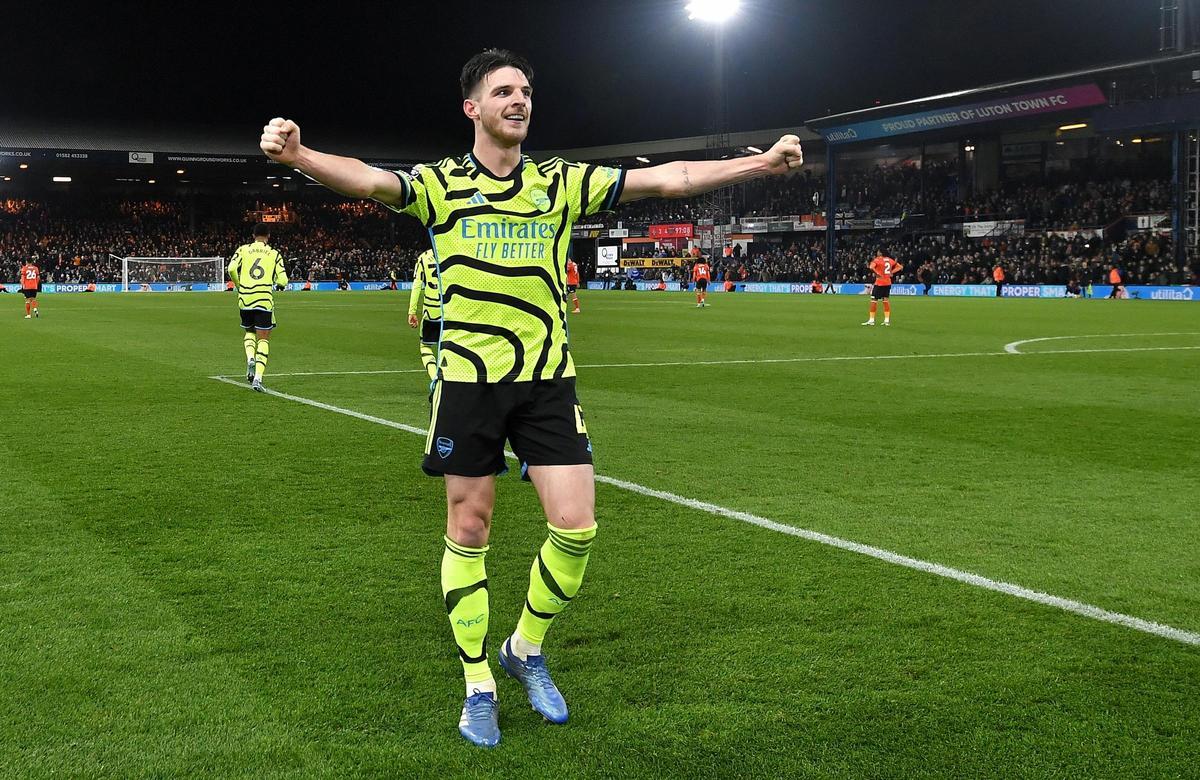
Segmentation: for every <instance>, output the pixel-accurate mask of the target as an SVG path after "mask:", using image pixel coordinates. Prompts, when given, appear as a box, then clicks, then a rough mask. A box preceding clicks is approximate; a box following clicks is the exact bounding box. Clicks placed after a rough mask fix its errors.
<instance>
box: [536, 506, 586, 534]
mask: <svg viewBox="0 0 1200 780" xmlns="http://www.w3.org/2000/svg"><path fill="white" fill-rule="evenodd" d="M546 514H547V519H548V520H550V525H552V526H554V527H555V528H562V529H563V530H566V531H578V530H579V529H581V528H591V527H592V526H594V525H596V508H595V507H594V506H591V505H589V504H582V503H581V504H577V505H572V506H562V507H555V508H554V511H553V512H547V513H546Z"/></svg>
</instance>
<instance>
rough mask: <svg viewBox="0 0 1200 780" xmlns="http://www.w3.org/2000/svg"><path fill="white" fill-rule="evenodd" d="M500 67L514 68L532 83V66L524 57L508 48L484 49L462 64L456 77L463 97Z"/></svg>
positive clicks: (468, 95)
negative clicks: (460, 72) (459, 73)
mask: <svg viewBox="0 0 1200 780" xmlns="http://www.w3.org/2000/svg"><path fill="white" fill-rule="evenodd" d="M501 68H516V69H517V70H519V71H521V72H522V73H524V74H525V78H526V79H528V80H529V83H530V84H532V83H533V66H532V65H530V64H529V62H528V61H527V60H526V59H525V58H524V57H522V56H521V55H519V54H513V53H512V52H511V51H509V50H508V49H484V50H483V51H481V52H479V53H478V54H476V55H475V56H474V57H472V58H471V59H469V60H467V64H466V65H463V69H462V75H461V76H459V78H458V83H459V84H460V85H462V94H463V99H464V100H465V99H467V98H469V97H471V93H472V92H474V91H475V87H477V86H479V82H481V81H483V80H484V79H485V78H486V77H487V75H488V74H489V73H491V72H492V71H494V70H500V69H501Z"/></svg>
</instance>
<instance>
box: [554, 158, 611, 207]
mask: <svg viewBox="0 0 1200 780" xmlns="http://www.w3.org/2000/svg"><path fill="white" fill-rule="evenodd" d="M563 167H564V172H563V173H564V176H563V179H564V180H565V181H566V184H567V203H568V205H569V206H570V208H571V213H572V215H573V216H574V217H575V218H576V219H578V218H580V217H590V216H592V215H594V214H599V213H600V212H601V211H611V210H612V209H613V208H614V207H616V205H617V203H618V202H619V201H620V200H621V190H622V189H624V188H625V171H624V170H623V169H621V168H609V167H608V166H605V165H592V164H590V163H568V162H564V163H563Z"/></svg>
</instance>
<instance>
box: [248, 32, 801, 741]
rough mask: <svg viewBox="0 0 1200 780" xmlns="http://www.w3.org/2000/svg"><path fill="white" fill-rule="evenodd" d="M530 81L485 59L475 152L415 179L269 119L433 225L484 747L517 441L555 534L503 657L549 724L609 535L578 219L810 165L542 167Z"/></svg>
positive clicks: (436, 449)
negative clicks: (555, 638)
mask: <svg viewBox="0 0 1200 780" xmlns="http://www.w3.org/2000/svg"><path fill="white" fill-rule="evenodd" d="M532 82H533V70H532V68H531V67H530V66H529V63H528V62H526V61H525V60H524V59H523V58H521V57H519V56H517V55H515V54H513V53H511V52H508V51H504V50H499V49H489V50H487V51H484V52H482V53H480V54H478V55H476V56H474V57H472V58H471V59H470V60H469V61H468V62H467V63H466V65H465V66H464V67H463V69H462V74H461V79H460V86H461V88H462V111H463V113H464V114H465V115H466V118H467V119H468V120H469V121H470V122H471V124H472V125H473V127H474V144H473V146H472V148H471V150H470V151H469V152H467V153H466V154H463V155H460V156H458V157H449V158H446V159H444V160H441V161H439V162H436V163H432V164H429V165H421V166H417V167H416V168H414V169H413V170H412V171H410V172H392V171H385V170H381V169H378V168H374V167H371V166H369V165H367V164H365V163H363V162H362V161H360V160H357V159H354V158H349V157H339V156H335V155H331V154H324V153H321V152H318V151H315V150H313V149H311V148H309V147H307V146H304V145H303V144H302V143H301V139H300V128H299V127H298V126H297V124H296V123H295V122H294V121H292V120H290V119H283V118H276V119H272V120H271V121H270V122H268V123H267V125H266V126H265V127H264V128H263V133H262V138H261V142H260V145H261V148H262V150H263V152H264V153H265V154H266V155H267V156H268V157H270V158H271V159H273V160H276V161H278V162H281V163H284V164H286V165H289V166H291V167H293V168H295V169H296V170H298V171H300V172H301V173H303V174H305V175H306V176H309V177H310V178H312V179H314V180H316V181H318V182H320V183H322V184H324V185H326V186H327V187H329V188H330V189H333V190H335V191H336V192H339V193H341V194H343V195H346V196H349V197H355V198H372V199H374V200H376V201H379V202H380V203H382V204H384V205H386V206H388V207H389V208H392V209H393V210H395V211H398V212H401V213H404V214H408V215H409V216H411V217H413V218H415V219H417V220H419V221H420V222H421V223H422V224H423V225H424V226H425V227H426V229H427V230H428V231H429V235H430V238H431V240H432V243H433V252H434V256H435V264H434V267H433V268H434V271H435V273H434V276H435V278H436V279H437V289H436V294H437V297H438V307H437V309H436V312H437V320H436V328H437V343H436V347H435V350H434V356H435V361H436V363H435V365H436V375H435V379H434V383H433V387H434V389H433V393H432V398H431V411H430V423H429V435H428V437H427V439H426V442H425V456H424V461H423V463H422V467H423V469H424V470H425V472H426V473H427V474H429V475H431V476H437V477H441V478H442V479H443V481H444V484H445V490H446V534H445V537H444V549H443V553H442V564H441V585H442V595H443V598H444V601H445V607H446V611H447V613H448V615H449V619H450V627H451V630H452V632H453V635H454V641H455V643H456V644H457V646H458V654H459V658H460V659H461V661H462V668H463V673H464V677H465V679H466V700H465V702H464V704H463V709H462V713H461V716H460V720H459V731H460V732H461V733H462V735H463V736H464V737H465V738H466V739H467V740H469V741H470V742H471V743H473V744H475V745H480V746H485V747H490V746H494V745H496V744H497V743H498V742H499V741H500V727H499V714H498V700H497V690H496V682H495V680H494V678H493V675H492V671H491V667H490V666H489V664H488V657H487V633H488V624H489V620H490V616H491V612H490V605H489V602H488V578H487V574H486V572H485V565H484V559H485V557H486V555H487V552H488V538H489V532H490V529H491V523H492V510H493V507H494V504H495V497H496V480H495V477H496V475H498V474H501V473H503V472H504V471H505V470H506V463H505V459H504V444H505V440H508V441H509V442H511V444H512V449H513V450H514V452H515V453H516V455H517V458H518V459H519V461H520V463H521V472H522V475H523V476H525V477H527V478H528V479H529V480H530V481H531V482H532V483H533V486H534V488H535V490H536V491H537V495H538V498H539V499H540V501H541V505H542V509H543V510H544V513H545V517H546V520H547V522H548V529H547V538H546V540H545V542H544V543H543V544H542V545H541V549H540V550H538V551H537V554H536V555H535V556H534V559H533V563H532V565H531V567H530V575H529V587H528V590H527V593H526V596H525V600H524V605H523V606H522V608H521V615H520V619H519V621H518V623H517V626H516V631H515V632H514V633H513V634H512V635H511V636H509V637H508V638H507V639H505V640H504V642H503V643H502V644H501V647H500V650H499V661H500V665H501V667H503V669H504V670H505V671H506V672H507V673H508V674H509V675H511V676H513V677H515V678H516V679H517V680H518V681H519V682H520V683H521V685H522V686H523V687H524V689H525V692H526V694H527V696H528V698H529V701H530V703H531V704H532V705H533V708H534V709H535V710H536V711H537V712H538V713H540V714H541V715H542V716H544V717H545V719H546V720H548V721H550V722H551V723H564V722H566V720H567V705H566V702H565V701H564V699H563V696H562V694H561V693H560V692H559V690H558V688H557V686H556V685H555V684H554V682H553V680H552V679H551V677H550V673H549V671H548V669H547V665H546V660H545V656H544V654H543V652H542V645H543V641H544V640H545V637H546V633H547V630H548V629H549V628H550V625H551V624H552V622H553V621H554V618H555V617H556V616H557V615H558V614H559V613H561V612H562V610H563V609H564V608H565V607H566V606H567V605H568V604H569V603H570V602H571V600H572V599H573V598H574V597H575V595H576V594H577V593H578V592H579V589H580V585H581V583H582V582H583V576H584V571H585V569H586V568H587V563H588V556H589V553H590V551H591V547H592V544H593V541H594V539H595V538H596V530H597V526H596V518H595V476H594V472H593V469H592V445H591V442H590V441H589V439H588V433H587V427H586V425H585V424H584V416H583V412H582V410H581V408H580V404H579V400H578V398H577V397H576V393H575V364H574V362H573V361H572V358H571V353H570V350H569V348H568V344H567V327H566V320H567V316H568V312H567V305H566V304H567V284H568V280H567V273H566V270H567V256H566V255H567V248H568V246H569V244H570V236H571V226H572V225H573V224H574V223H575V222H576V221H577V220H580V219H582V218H586V217H590V216H592V215H594V214H596V213H598V212H602V211H605V210H609V209H612V208H613V207H615V206H616V205H617V204H618V203H624V202H627V201H632V200H637V199H639V198H647V197H667V198H672V197H681V198H682V197H688V196H693V195H698V194H700V193H702V192H706V191H708V190H711V189H714V188H717V187H722V186H726V185H730V184H736V183H739V182H743V181H747V180H749V179H753V178H756V177H760V176H767V175H772V174H785V173H787V172H788V171H789V170H792V169H797V168H799V167H800V165H801V164H802V162H803V157H802V154H801V149H800V142H799V139H798V138H797V137H796V136H793V135H787V136H784V137H783V138H781V139H780V140H779V141H778V142H777V143H776V144H775V145H774V146H773V147H772V148H771V149H770V150H768V151H767V152H765V153H763V154H760V155H756V156H753V157H743V158H738V159H732V160H718V161H707V162H673V163H668V164H665V165H659V166H655V167H651V168H643V169H639V170H631V171H624V170H620V169H616V168H608V167H604V166H599V165H589V164H580V163H572V162H567V161H566V160H562V159H559V158H554V159H549V160H544V161H542V162H540V163H537V162H534V161H533V160H532V159H530V158H529V157H527V156H525V155H523V154H522V153H521V144H522V142H523V141H524V140H525V137H526V134H527V133H528V132H529V123H530V120H531V118H532V116H533V84H532Z"/></svg>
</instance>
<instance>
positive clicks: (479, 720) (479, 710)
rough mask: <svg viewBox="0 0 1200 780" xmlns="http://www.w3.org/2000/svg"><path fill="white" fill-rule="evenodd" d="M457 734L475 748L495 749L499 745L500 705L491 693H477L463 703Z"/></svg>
mask: <svg viewBox="0 0 1200 780" xmlns="http://www.w3.org/2000/svg"><path fill="white" fill-rule="evenodd" d="M458 732H459V733H460V734H462V735H463V737H465V738H466V740H467V741H468V742H470V743H471V744H472V745H475V746H477V747H486V748H490V747H496V745H499V744H500V703H499V702H497V701H496V694H494V693H492V692H491V691H484V692H478V691H476V692H475V693H473V694H472V695H470V696H468V697H467V700H466V701H465V702H463V708H462V717H460V718H459V719H458Z"/></svg>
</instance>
